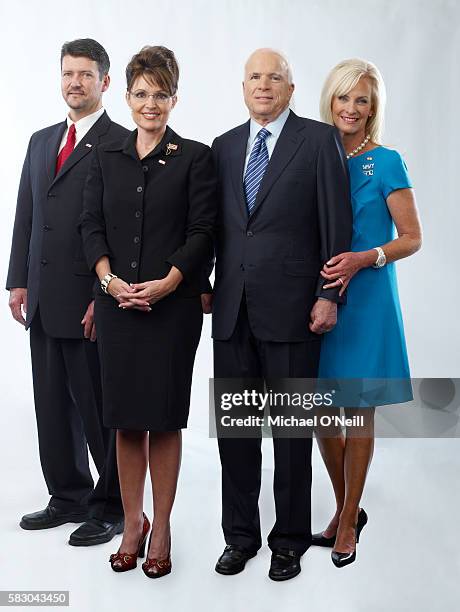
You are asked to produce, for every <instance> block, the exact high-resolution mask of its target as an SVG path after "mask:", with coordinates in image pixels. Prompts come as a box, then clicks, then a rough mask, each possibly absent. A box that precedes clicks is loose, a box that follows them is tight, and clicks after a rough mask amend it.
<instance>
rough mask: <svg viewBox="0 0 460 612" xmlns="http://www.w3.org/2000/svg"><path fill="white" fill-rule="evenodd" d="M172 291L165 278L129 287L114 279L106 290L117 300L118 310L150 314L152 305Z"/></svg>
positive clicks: (172, 286)
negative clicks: (139, 311)
mask: <svg viewBox="0 0 460 612" xmlns="http://www.w3.org/2000/svg"><path fill="white" fill-rule="evenodd" d="M174 289H175V287H174V285H172V284H171V283H170V282H169V281H168V280H167V279H165V278H162V279H159V280H152V281H146V282H145V283H133V284H131V285H130V284H128V283H126V282H125V281H124V280H122V279H121V278H114V279H113V280H111V281H110V283H109V286H108V289H107V290H108V292H109V293H110V295H111V296H112V297H114V298H115V299H116V300H117V302H118V306H119V308H123V309H126V310H141V311H143V312H150V311H151V310H152V308H151V305H152V304H155V302H158V300H161V299H162V298H164V297H166V296H167V295H169V294H170V293H172V292H173V291H174Z"/></svg>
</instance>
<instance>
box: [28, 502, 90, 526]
mask: <svg viewBox="0 0 460 612" xmlns="http://www.w3.org/2000/svg"><path fill="white" fill-rule="evenodd" d="M87 518H88V512H87V511H86V510H83V512H75V511H73V512H69V511H68V510H63V509H61V508H56V507H55V506H46V508H45V509H44V510H39V511H38V512H31V513H30V514H24V516H23V517H22V519H21V522H20V523H19V526H20V527H22V528H23V529H50V528H51V527H58V526H59V525H64V524H65V523H83V521H86V519H87Z"/></svg>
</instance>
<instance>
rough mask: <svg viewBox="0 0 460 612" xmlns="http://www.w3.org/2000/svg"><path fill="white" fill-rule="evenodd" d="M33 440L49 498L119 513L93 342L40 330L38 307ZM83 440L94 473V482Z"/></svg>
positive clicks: (109, 516) (100, 513)
mask: <svg viewBox="0 0 460 612" xmlns="http://www.w3.org/2000/svg"><path fill="white" fill-rule="evenodd" d="M30 348H31V355H32V375H33V384H34V398H35V412H36V417H37V428H38V444H39V451H40V462H41V465H42V470H43V475H44V477H45V481H46V484H47V487H48V491H49V493H50V495H51V500H50V504H51V505H53V506H56V507H59V508H65V509H68V510H69V511H70V510H72V511H73V510H76V511H78V510H81V509H82V510H85V509H86V508H87V507H88V509H89V512H90V514H91V515H92V516H94V517H98V518H101V519H105V520H119V518H120V517H121V516H122V514H123V510H122V505H121V500H120V491H119V485H118V474H117V468H116V452H115V439H114V438H115V433H114V432H113V431H111V430H108V429H106V428H104V427H103V425H102V390H101V380H100V368H99V358H98V352H97V345H96V343H93V342H90V341H89V340H75V339H60V338H53V337H51V336H49V335H48V334H46V332H45V331H44V329H43V326H42V322H41V318H40V312H39V311H37V313H36V314H35V316H34V319H33V321H32V325H31V328H30ZM88 446H89V449H90V452H91V455H92V457H93V460H94V463H95V465H96V468H97V470H98V473H99V480H98V482H97V484H96V487H95V488H94V483H93V479H92V476H91V473H90V469H89V462H88Z"/></svg>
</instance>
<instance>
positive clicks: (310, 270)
mask: <svg viewBox="0 0 460 612" xmlns="http://www.w3.org/2000/svg"><path fill="white" fill-rule="evenodd" d="M283 267H284V273H285V274H288V275H289V276H312V277H314V278H316V277H317V276H318V275H319V270H320V267H321V266H320V264H319V263H318V262H314V261H310V260H309V259H285V260H284V262H283Z"/></svg>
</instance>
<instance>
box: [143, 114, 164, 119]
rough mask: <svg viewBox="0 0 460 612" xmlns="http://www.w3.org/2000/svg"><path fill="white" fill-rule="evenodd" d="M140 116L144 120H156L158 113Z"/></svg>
mask: <svg viewBox="0 0 460 612" xmlns="http://www.w3.org/2000/svg"><path fill="white" fill-rule="evenodd" d="M142 116H143V117H145V118H146V119H156V118H157V117H159V116H160V113H142Z"/></svg>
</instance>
